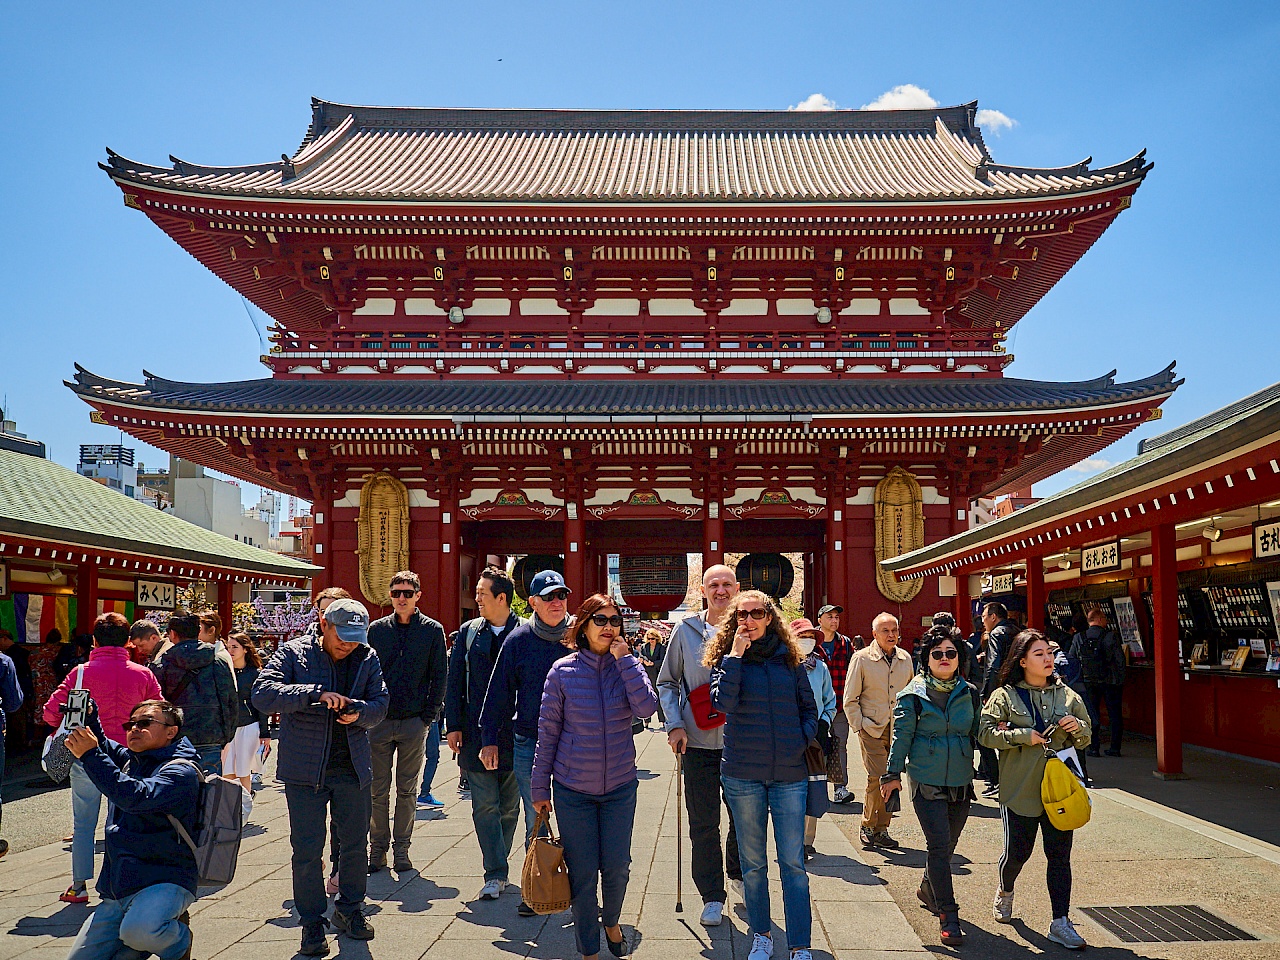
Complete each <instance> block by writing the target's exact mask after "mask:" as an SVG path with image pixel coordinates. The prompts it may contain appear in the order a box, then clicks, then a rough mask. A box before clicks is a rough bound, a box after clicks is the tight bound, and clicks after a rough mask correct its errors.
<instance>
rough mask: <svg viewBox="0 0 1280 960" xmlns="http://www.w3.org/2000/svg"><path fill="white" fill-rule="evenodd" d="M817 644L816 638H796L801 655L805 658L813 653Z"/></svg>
mask: <svg viewBox="0 0 1280 960" xmlns="http://www.w3.org/2000/svg"><path fill="white" fill-rule="evenodd" d="M816 642H817V641H816V639H815V638H814V637H796V646H798V647H799V648H800V655H801V656H804V657H807V656H808V655H809V654H811V653H813V646H814V644H815V643H816Z"/></svg>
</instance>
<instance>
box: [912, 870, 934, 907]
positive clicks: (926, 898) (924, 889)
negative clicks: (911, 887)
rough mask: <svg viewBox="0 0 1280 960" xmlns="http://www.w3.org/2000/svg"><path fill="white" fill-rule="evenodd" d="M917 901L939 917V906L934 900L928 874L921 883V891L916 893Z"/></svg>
mask: <svg viewBox="0 0 1280 960" xmlns="http://www.w3.org/2000/svg"><path fill="white" fill-rule="evenodd" d="M916 899H918V900H919V901H920V902H921V903H922V904H923V905H924V908H925V909H926V910H928V911H929V912H930V913H932V914H933V915H934V916H935V917H936V916H937V915H938V904H937V903H936V902H935V901H934V899H933V885H932V884H931V883H929V875H928V874H925V877H924V879H923V880H921V881H920V889H919V890H917V891H916Z"/></svg>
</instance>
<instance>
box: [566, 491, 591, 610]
mask: <svg viewBox="0 0 1280 960" xmlns="http://www.w3.org/2000/svg"><path fill="white" fill-rule="evenodd" d="M586 533H587V525H586V522H585V521H584V520H583V519H582V505H581V504H578V503H572V502H570V503H566V504H565V520H564V582H565V586H567V587H568V588H569V589H570V590H571V591H573V593H572V596H571V598H570V600H569V603H570V605H571V608H572V609H575V610H576V609H577V607H576V604H579V603H581V602H582V601H583V600H585V599H586V586H587V582H586V563H585V552H586V546H587V545H586Z"/></svg>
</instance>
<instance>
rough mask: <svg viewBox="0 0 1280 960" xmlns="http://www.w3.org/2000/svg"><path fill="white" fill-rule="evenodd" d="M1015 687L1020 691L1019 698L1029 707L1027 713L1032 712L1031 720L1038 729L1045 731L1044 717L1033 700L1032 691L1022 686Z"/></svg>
mask: <svg viewBox="0 0 1280 960" xmlns="http://www.w3.org/2000/svg"><path fill="white" fill-rule="evenodd" d="M1013 689H1014V690H1016V691H1018V698H1019V699H1020V700H1021V701H1022V704H1023V706H1025V707H1026V708H1027V713H1029V714H1031V722H1032V723H1033V724H1035V728H1036V731H1037V732H1038V733H1044V728H1045V723H1044V717H1042V716H1040V711H1039V709H1037V708H1036V705H1035V704H1034V703H1032V702H1031V694H1030V692H1029V691H1027V690H1024V689H1022V687H1014V688H1013Z"/></svg>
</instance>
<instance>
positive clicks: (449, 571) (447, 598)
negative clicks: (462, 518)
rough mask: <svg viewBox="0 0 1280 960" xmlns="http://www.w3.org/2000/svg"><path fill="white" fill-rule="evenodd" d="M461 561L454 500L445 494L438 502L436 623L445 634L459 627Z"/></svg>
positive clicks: (453, 497) (456, 506) (455, 501)
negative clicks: (438, 579) (438, 553)
mask: <svg viewBox="0 0 1280 960" xmlns="http://www.w3.org/2000/svg"><path fill="white" fill-rule="evenodd" d="M461 565H462V561H461V558H460V557H459V555H458V498H457V497H456V496H453V495H451V494H446V495H445V496H444V497H443V498H442V499H441V501H440V602H439V610H440V612H439V614H438V616H439V617H440V624H441V625H442V626H443V627H444V632H445V633H446V634H448V633H451V632H452V631H454V630H457V629H458V627H459V626H460V625H461V623H460V621H461V616H462V596H461V594H460V593H459V589H460V587H459V585H458V584H459V582H460V579H461Z"/></svg>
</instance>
